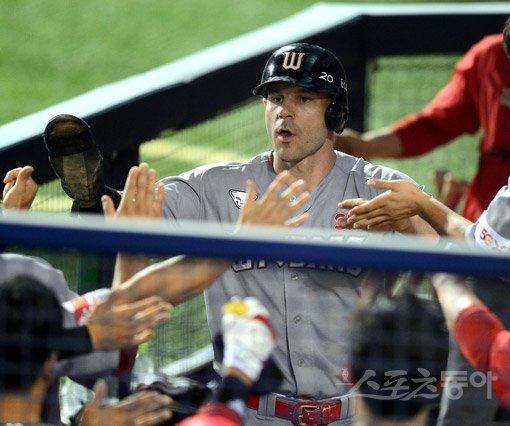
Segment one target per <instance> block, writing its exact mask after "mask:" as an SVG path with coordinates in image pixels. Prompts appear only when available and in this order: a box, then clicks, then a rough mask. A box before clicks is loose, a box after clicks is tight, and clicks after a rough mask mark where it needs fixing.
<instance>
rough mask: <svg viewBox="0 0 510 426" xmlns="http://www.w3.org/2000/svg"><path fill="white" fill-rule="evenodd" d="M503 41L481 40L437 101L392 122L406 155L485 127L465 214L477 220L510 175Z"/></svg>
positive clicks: (509, 76)
mask: <svg viewBox="0 0 510 426" xmlns="http://www.w3.org/2000/svg"><path fill="white" fill-rule="evenodd" d="M502 40H503V38H502V35H501V34H498V35H491V36H488V37H485V38H483V39H482V40H481V41H480V42H478V43H477V44H475V45H474V46H473V47H472V48H471V49H470V50H469V51H468V52H467V53H466V55H465V56H464V57H463V58H462V59H461V60H460V61H459V62H458V63H457V65H456V66H455V71H454V73H453V76H452V78H451V80H450V82H449V83H448V84H447V85H446V86H445V87H444V88H443V89H441V91H439V93H438V94H437V95H436V97H435V98H434V99H433V100H432V102H430V103H429V104H428V105H427V106H426V107H425V108H424V109H423V110H422V111H421V112H420V113H417V114H411V115H409V116H407V117H405V118H403V119H401V120H399V121H397V122H396V123H394V124H393V126H392V130H393V131H394V132H395V133H397V134H398V135H399V136H400V139H401V141H402V147H403V156H405V157H412V156H417V155H421V154H423V153H426V152H428V151H430V150H432V149H434V148H436V147H438V146H440V145H443V144H446V143H448V142H449V141H451V140H452V139H454V138H456V137H457V136H460V135H461V134H463V133H475V132H476V131H477V130H478V129H481V130H482V140H481V143H480V146H479V150H480V161H479V163H478V170H477V173H476V176H475V178H474V180H473V182H472V183H471V185H470V187H469V189H468V194H467V199H466V205H465V208H464V213H463V214H464V216H465V217H466V218H468V219H469V220H471V221H473V222H474V221H476V219H478V217H479V216H480V215H481V214H482V212H483V211H484V210H485V209H486V208H487V206H488V204H489V202H490V201H491V200H492V199H493V197H494V195H496V192H497V191H498V190H499V188H501V187H502V186H503V185H505V184H506V182H507V178H508V176H509V175H510V59H509V58H508V57H507V56H506V55H505V51H504V50H503V45H502Z"/></svg>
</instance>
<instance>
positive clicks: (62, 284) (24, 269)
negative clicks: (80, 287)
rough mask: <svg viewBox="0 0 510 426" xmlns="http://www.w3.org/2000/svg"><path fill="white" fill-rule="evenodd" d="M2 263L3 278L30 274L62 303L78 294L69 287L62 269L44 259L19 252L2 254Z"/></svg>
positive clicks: (0, 269) (0, 270) (1, 276)
mask: <svg viewBox="0 0 510 426" xmlns="http://www.w3.org/2000/svg"><path fill="white" fill-rule="evenodd" d="M0 264H1V268H0V278H1V279H2V280H8V279H11V278H14V277H15V276H18V275H25V276H29V277H31V278H34V279H36V280H37V281H40V282H41V283H42V284H44V285H45V286H46V287H48V288H49V289H50V290H51V291H52V292H53V294H55V296H56V297H57V299H58V301H59V302H60V303H63V302H65V301H67V300H69V299H72V298H74V297H76V296H77V294H76V293H74V292H73V291H71V289H70V288H69V286H68V284H67V281H66V279H65V277H64V274H63V273H62V271H60V270H58V269H56V268H54V267H53V266H51V265H50V264H49V263H48V262H46V261H45V260H43V259H40V258H38V257H32V256H25V255H19V254H2V255H1V263H0Z"/></svg>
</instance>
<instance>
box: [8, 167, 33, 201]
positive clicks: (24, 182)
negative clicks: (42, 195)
mask: <svg viewBox="0 0 510 426" xmlns="http://www.w3.org/2000/svg"><path fill="white" fill-rule="evenodd" d="M33 172H34V168H33V167H32V166H25V167H17V168H15V169H12V170H9V171H8V172H7V174H6V175H5V177H4V183H5V187H4V191H3V200H4V201H3V207H4V209H18V210H28V209H29V208H30V207H31V206H32V202H33V201H34V198H35V196H36V194H37V190H38V189H39V188H38V186H37V184H36V183H35V181H34V180H33V179H32V173H33Z"/></svg>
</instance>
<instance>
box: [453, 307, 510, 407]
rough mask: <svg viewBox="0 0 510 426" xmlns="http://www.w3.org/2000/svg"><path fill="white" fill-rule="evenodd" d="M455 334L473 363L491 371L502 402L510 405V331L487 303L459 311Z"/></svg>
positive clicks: (493, 383)
mask: <svg viewBox="0 0 510 426" xmlns="http://www.w3.org/2000/svg"><path fill="white" fill-rule="evenodd" d="M454 335H455V339H456V340H457V343H458V345H459V348H460V350H461V352H462V353H463V354H464V356H465V357H466V359H467V360H468V361H469V363H470V364H471V365H472V366H473V367H474V368H476V369H478V370H480V371H486V372H491V375H492V377H491V379H492V380H493V382H492V387H493V390H494V393H495V394H496V397H497V398H498V401H499V403H500V404H501V405H503V406H505V407H507V408H510V364H508V360H509V359H510V331H508V330H505V328H504V326H503V324H502V323H501V321H500V320H499V319H498V317H497V316H496V315H494V314H493V313H492V312H490V311H489V309H488V308H487V307H486V306H483V305H474V306H470V307H469V308H466V309H464V310H463V311H462V312H461V313H460V314H459V316H458V317H457V320H456V321H455V324H454ZM489 377H490V376H489Z"/></svg>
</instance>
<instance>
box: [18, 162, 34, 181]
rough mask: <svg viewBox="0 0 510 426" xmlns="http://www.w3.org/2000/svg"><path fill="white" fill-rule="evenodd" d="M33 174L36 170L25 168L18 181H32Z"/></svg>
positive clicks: (29, 167)
mask: <svg viewBox="0 0 510 426" xmlns="http://www.w3.org/2000/svg"><path fill="white" fill-rule="evenodd" d="M33 172H34V168H33V167H32V166H25V167H23V168H22V169H21V171H20V172H19V174H18V180H24V181H26V180H28V179H30V176H32V173H33Z"/></svg>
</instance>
